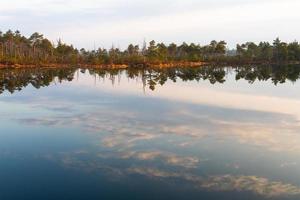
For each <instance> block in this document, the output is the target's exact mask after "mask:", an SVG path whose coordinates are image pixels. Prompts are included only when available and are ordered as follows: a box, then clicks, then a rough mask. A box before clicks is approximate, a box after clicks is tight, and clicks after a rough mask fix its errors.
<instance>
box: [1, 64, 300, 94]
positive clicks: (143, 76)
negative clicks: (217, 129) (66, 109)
mask: <svg viewBox="0 0 300 200" xmlns="http://www.w3.org/2000/svg"><path fill="white" fill-rule="evenodd" d="M76 71H77V69H76V68H52V69H51V68H50V69H15V70H11V69H6V70H1V71H0V93H2V92H4V91H6V90H7V91H9V92H10V93H13V92H14V91H20V90H22V88H24V87H26V86H28V84H31V85H33V86H34V87H35V88H37V89H38V88H40V87H45V86H49V85H50V84H51V83H53V82H58V83H59V82H62V81H72V80H73V79H74V78H76V76H78V74H75V72H76ZM88 71H89V73H90V74H91V75H97V76H98V77H101V78H108V79H110V80H111V81H112V84H115V82H116V80H118V81H120V80H119V79H120V77H121V74H122V73H123V72H125V73H126V76H127V78H129V79H140V80H142V82H143V84H144V86H148V87H149V89H151V90H155V88H156V87H157V86H158V85H160V86H162V85H164V84H165V83H166V82H167V81H168V80H171V81H173V82H176V81H178V80H181V81H200V80H208V81H209V82H210V83H211V84H215V83H224V82H225V81H226V75H227V74H228V73H230V72H231V73H232V72H234V73H235V80H237V81H238V80H240V79H245V80H247V81H248V82H249V83H251V84H252V83H254V82H255V81H268V80H271V81H272V83H273V84H275V85H277V84H282V83H285V82H286V81H291V82H296V81H297V80H298V79H299V78H300V66H295V65H283V66H280V65H279V66H278V65H273V66H248V67H246V66H244V67H235V68H224V67H212V66H206V67H198V68H168V69H159V68H154V69H141V68H129V69H128V70H123V69H111V70H109V69H89V70H88ZM77 72H78V73H79V71H77ZM80 72H81V73H85V72H86V69H82V70H80Z"/></svg>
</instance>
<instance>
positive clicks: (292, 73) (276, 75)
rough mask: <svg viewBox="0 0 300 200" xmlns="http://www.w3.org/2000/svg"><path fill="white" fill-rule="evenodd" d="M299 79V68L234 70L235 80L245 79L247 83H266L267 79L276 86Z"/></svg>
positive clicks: (274, 67)
mask: <svg viewBox="0 0 300 200" xmlns="http://www.w3.org/2000/svg"><path fill="white" fill-rule="evenodd" d="M299 78H300V66H294V65H285V66H278V65H276V66H264V67H262V66H260V67H257V66H251V67H239V68H236V80H239V79H245V80H247V81H248V82H249V83H254V82H255V81H256V80H258V81H267V80H269V79H271V80H272V82H273V83H274V84H275V85H277V84H278V83H281V84H282V83H285V82H286V80H289V81H291V82H296V81H297V80H298V79H299Z"/></svg>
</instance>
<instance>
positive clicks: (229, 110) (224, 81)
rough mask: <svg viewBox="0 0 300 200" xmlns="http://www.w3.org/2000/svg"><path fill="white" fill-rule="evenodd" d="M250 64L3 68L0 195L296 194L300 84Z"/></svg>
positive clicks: (196, 196) (268, 196)
mask: <svg viewBox="0 0 300 200" xmlns="http://www.w3.org/2000/svg"><path fill="white" fill-rule="evenodd" d="M247 70H248V74H249V69H235V68H226V69H223V70H221V71H220V69H216V70H215V71H214V72H207V71H206V72H203V71H201V73H198V72H197V73H198V75H197V76H199V74H200V75H201V78H199V79H198V80H197V78H189V79H188V80H186V81H185V78H183V76H181V75H182V73H183V71H180V70H179V72H180V73H181V75H180V74H179V76H178V74H177V75H175V77H177V79H176V82H174V76H171V74H173V73H174V71H172V69H170V70H167V71H165V72H164V73H162V72H158V71H138V72H130V71H124V70H122V71H116V72H110V73H106V72H103V71H97V70H77V69H71V70H70V69H67V70H66V71H64V72H62V71H51V70H50V71H48V72H47V73H43V71H38V73H37V72H36V71H35V72H34V73H32V74H31V76H30V77H31V78H28V77H29V76H28V73H26V72H24V71H21V72H20V71H19V72H18V73H16V71H14V72H13V74H14V75H15V76H16V77H18V79H14V80H15V83H14V85H13V84H12V83H11V78H10V80H9V79H8V78H7V77H5V76H2V78H3V77H4V78H3V79H0V80H2V82H1V83H5V84H6V85H9V86H10V88H15V86H17V85H19V86H18V87H17V88H21V89H20V91H17V90H14V92H13V93H10V92H9V90H8V89H7V88H8V87H6V86H5V84H2V85H3V87H2V88H4V90H3V93H2V94H1V96H0V110H1V113H2V115H1V116H0V119H1V120H0V137H1V140H0V179H1V180H4V181H1V183H0V198H1V199H20V198H21V197H22V199H32V198H43V199H57V198H58V197H63V198H66V199H86V198H90V199H99V198H106V199H107V198H109V199H111V198H113V199H141V198H142V199H169V198H172V199H183V198H184V199H199V198H209V199H254V200H256V199H299V198H300V172H299V162H300V159H299V154H300V135H299V132H300V123H299V119H300V110H299V107H300V100H299V97H300V96H299V93H298V92H297V91H299V89H300V84H299V82H298V81H297V80H295V81H290V80H288V79H287V80H286V81H285V82H282V83H278V84H275V82H276V81H274V80H277V79H274V78H272V77H274V76H273V75H274V73H273V75H272V76H271V77H270V78H268V79H266V80H260V81H259V80H258V79H259V78H256V81H254V82H253V80H251V81H250V80H249V79H246V78H242V79H238V80H237V75H238V74H240V73H241V72H242V73H245V71H247ZM251 70H252V71H253V69H251ZM251 70H250V71H251ZM216 71H217V72H218V73H217V75H216ZM223 71H224V75H222V76H220V77H219V78H217V79H216V77H218V76H219V74H223ZM254 71H255V70H254ZM192 72H193V73H192V74H190V73H191V71H188V72H185V73H184V75H185V76H184V77H186V76H187V74H190V75H189V76H188V77H192V76H194V75H195V74H196V72H195V71H192ZM2 73H4V72H2ZM5 73H9V74H10V75H11V74H12V72H11V71H10V72H8V71H7V72H5ZM131 73H136V74H138V75H137V76H133V77H132V76H130V74H131ZM255 73H257V70H256V71H255ZM63 74H66V75H67V76H66V75H63ZM112 74H114V76H112ZM166 74H168V75H167V77H168V78H167V80H166V81H165V82H163V84H161V83H162V82H161V80H165V78H164V77H163V76H165V75H166ZM212 74H214V78H208V79H205V78H203V77H204V76H208V77H212V76H213V75H212ZM268 75H270V74H268ZM180 76H181V78H179V77H180ZM10 77H11V76H10ZM20 77H23V79H22V80H21V78H20ZM24 77H26V78H24ZM32 77H34V78H32ZM36 77H40V78H39V79H36ZM145 77H146V78H145ZM149 77H151V78H149ZM157 77H160V78H159V79H158V78H157ZM172 77H173V79H172ZM257 77H259V76H257ZM264 77H265V76H264ZM281 77H282V76H281ZM285 77H286V76H285ZM288 77H289V76H288ZM24 80H26V81H24ZM37 80H38V81H37ZM46 80H48V81H46ZM152 80H153V81H156V82H157V84H156V85H155V89H154V90H153V88H151V84H153V83H151V81H152ZM212 80H217V81H216V82H213V83H214V84H212ZM37 82H38V83H37ZM249 82H251V83H249ZM24 83H26V84H24ZM112 83H114V84H112ZM21 85H23V86H22V87H21ZM4 86H5V87H4ZM5 88H6V89H5ZM37 88H39V89H37ZM24 197H25V198H24Z"/></svg>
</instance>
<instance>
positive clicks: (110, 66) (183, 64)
mask: <svg viewBox="0 0 300 200" xmlns="http://www.w3.org/2000/svg"><path fill="white" fill-rule="evenodd" d="M207 64H208V63H205V62H170V63H156V64H150V63H146V64H145V63H141V64H101V65H95V64H0V69H26V68H66V67H79V68H94V69H127V68H130V67H140V68H143V67H153V68H172V67H200V66H203V65H207Z"/></svg>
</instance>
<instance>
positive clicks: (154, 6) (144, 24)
mask: <svg viewBox="0 0 300 200" xmlns="http://www.w3.org/2000/svg"><path fill="white" fill-rule="evenodd" d="M2 1H3V0H2ZM299 8H300V2H299V1H296V0H287V1H279V0H264V1H249V0H248V1H243V2H241V1H237V0H214V1H207V0H200V1H196V0H187V1H183V0H175V1H171V0H166V1H163V2H162V1H158V0H154V1H151V2H150V1H143V0H129V1H126V2H125V1H121V0H112V1H111V0H110V1H108V0H87V1H79V0H69V1H61V0H46V1H37V0H31V1H20V0H12V1H4V2H1V7H0V11H1V14H0V20H1V23H2V27H1V28H2V29H9V28H11V29H17V28H18V29H20V30H21V31H22V32H24V33H25V34H30V33H31V32H34V31H39V32H43V33H45V35H46V36H48V37H50V38H51V39H52V40H56V39H57V38H59V37H62V38H63V39H64V40H65V41H66V42H69V43H74V44H75V45H76V46H84V47H88V48H91V47H92V46H93V43H94V41H96V43H97V45H101V46H105V47H109V46H110V45H111V44H112V42H114V43H115V44H116V45H118V44H120V45H121V47H124V46H125V45H126V44H128V43H129V42H140V41H141V40H143V38H144V37H146V38H148V39H156V40H160V41H165V42H171V41H176V42H182V41H188V42H192V41H193V42H200V43H207V42H209V40H212V39H225V40H227V41H228V42H229V44H230V45H231V46H234V44H235V43H236V42H242V41H243V42H244V41H247V40H254V41H258V40H272V39H274V37H277V36H280V37H282V39H285V40H294V39H297V36H298V35H299V34H300V30H299V28H297V22H298V21H299V19H300V14H299V12H298V10H299ZM4 16H5V18H3V17H4ZM279 27H280V28H279Z"/></svg>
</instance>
